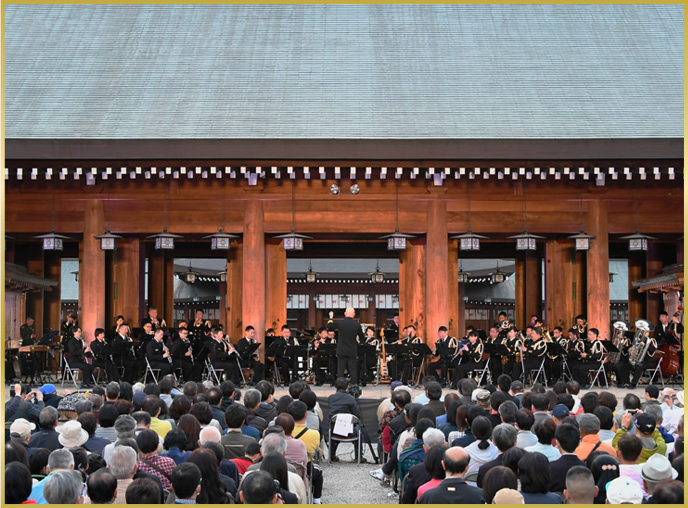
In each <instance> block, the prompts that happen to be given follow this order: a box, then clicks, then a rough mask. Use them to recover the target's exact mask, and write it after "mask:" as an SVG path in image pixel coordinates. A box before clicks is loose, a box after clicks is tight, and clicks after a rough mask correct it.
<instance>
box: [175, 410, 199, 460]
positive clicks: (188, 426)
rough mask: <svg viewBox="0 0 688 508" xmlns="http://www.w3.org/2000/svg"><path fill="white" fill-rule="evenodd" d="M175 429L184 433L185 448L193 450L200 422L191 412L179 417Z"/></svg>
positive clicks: (197, 438)
mask: <svg viewBox="0 0 688 508" xmlns="http://www.w3.org/2000/svg"><path fill="white" fill-rule="evenodd" d="M177 429H179V430H181V431H183V432H184V434H186V440H187V450H190V451H194V450H195V449H196V448H198V446H199V444H198V440H199V435H200V433H201V423H200V422H199V421H198V418H196V417H195V416H194V415H192V414H185V415H182V417H181V418H179V423H178V424H177Z"/></svg>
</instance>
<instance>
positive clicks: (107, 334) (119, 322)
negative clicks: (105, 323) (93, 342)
mask: <svg viewBox="0 0 688 508" xmlns="http://www.w3.org/2000/svg"><path fill="white" fill-rule="evenodd" d="M123 324H124V316H122V315H121V314H120V315H119V316H117V317H116V318H115V324H114V326H113V327H112V328H110V329H109V330H108V331H107V332H105V340H107V341H108V343H110V342H111V341H112V339H114V338H115V335H117V332H118V331H119V327H120V326H122V325H123Z"/></svg>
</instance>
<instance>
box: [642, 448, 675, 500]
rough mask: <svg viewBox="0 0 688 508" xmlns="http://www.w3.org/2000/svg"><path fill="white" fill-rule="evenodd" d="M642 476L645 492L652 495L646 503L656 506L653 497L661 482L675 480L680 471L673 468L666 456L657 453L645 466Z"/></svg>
mask: <svg viewBox="0 0 688 508" xmlns="http://www.w3.org/2000/svg"><path fill="white" fill-rule="evenodd" d="M640 476H641V477H642V478H643V485H644V488H645V492H647V493H648V494H649V495H650V496H649V497H648V498H647V499H646V500H645V502H646V503H647V504H655V500H654V499H653V496H654V492H655V489H656V488H657V485H658V484H659V482H661V481H662V480H675V479H676V477H677V476H678V471H676V470H675V469H674V468H673V467H671V463H670V462H669V459H667V458H666V457H665V456H664V455H660V454H658V453H655V454H653V455H651V456H650V458H649V459H647V462H645V463H644V464H643V467H642V469H641V470H640Z"/></svg>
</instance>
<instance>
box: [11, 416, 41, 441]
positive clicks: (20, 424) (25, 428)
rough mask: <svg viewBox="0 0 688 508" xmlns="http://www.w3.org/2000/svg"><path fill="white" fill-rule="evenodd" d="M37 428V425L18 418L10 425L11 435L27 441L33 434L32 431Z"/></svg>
mask: <svg viewBox="0 0 688 508" xmlns="http://www.w3.org/2000/svg"><path fill="white" fill-rule="evenodd" d="M35 428H36V424H35V423H31V422H30V421H29V420H26V419H24V418H17V419H16V420H14V421H13V422H12V425H10V435H12V434H14V435H16V436H19V437H20V438H22V439H26V436H28V435H29V434H31V431H32V430H34V429H35Z"/></svg>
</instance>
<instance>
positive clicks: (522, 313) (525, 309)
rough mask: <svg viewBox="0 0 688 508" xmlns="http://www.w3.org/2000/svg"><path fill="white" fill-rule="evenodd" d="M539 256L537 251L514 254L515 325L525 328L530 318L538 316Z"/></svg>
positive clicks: (539, 298)
mask: <svg viewBox="0 0 688 508" xmlns="http://www.w3.org/2000/svg"><path fill="white" fill-rule="evenodd" d="M540 293H541V277H540V256H539V255H538V254H537V251H535V252H533V251H523V252H518V253H517V254H516V313H515V320H516V325H517V326H518V327H520V328H525V327H526V326H528V325H529V324H530V316H532V315H533V314H537V315H538V316H539V315H540V310H541V309H540V305H541V301H542V299H541V297H540Z"/></svg>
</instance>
